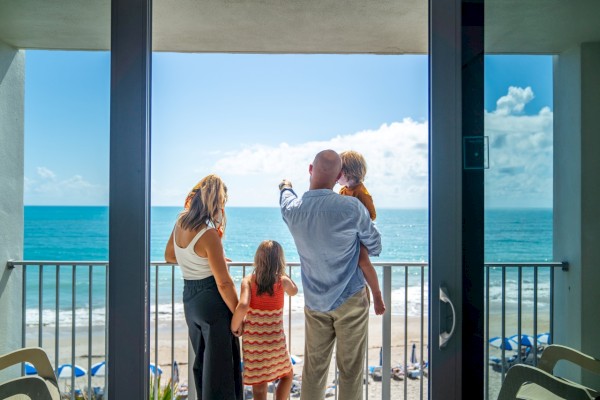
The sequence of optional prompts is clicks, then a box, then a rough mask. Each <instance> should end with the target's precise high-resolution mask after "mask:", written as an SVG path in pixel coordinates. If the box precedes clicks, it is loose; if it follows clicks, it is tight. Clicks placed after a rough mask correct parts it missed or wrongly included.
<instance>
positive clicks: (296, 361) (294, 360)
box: [290, 354, 302, 365]
mask: <svg viewBox="0 0 600 400" xmlns="http://www.w3.org/2000/svg"><path fill="white" fill-rule="evenodd" d="M290 359H291V361H292V365H296V364H300V363H301V362H302V359H301V358H300V357H298V356H295V355H293V354H292V355H290Z"/></svg>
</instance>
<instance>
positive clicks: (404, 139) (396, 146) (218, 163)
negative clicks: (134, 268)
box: [152, 87, 553, 208]
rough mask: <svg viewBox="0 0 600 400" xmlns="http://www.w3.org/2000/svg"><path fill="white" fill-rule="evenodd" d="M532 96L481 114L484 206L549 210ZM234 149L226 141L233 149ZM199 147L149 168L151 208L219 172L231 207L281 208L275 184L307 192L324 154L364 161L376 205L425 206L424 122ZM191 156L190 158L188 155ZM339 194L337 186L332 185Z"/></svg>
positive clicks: (546, 156)
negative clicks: (347, 154)
mask: <svg viewBox="0 0 600 400" xmlns="http://www.w3.org/2000/svg"><path fill="white" fill-rule="evenodd" d="M533 98H534V93H533V91H532V90H531V88H529V87H527V88H518V87H511V88H509V89H508V91H507V95H506V96H503V97H501V98H500V99H499V100H498V102H497V107H496V109H495V110H493V111H491V112H488V111H486V112H485V116H484V118H485V134H486V135H488V136H489V137H490V169H488V170H486V171H485V185H486V187H485V193H486V206H487V207H519V206H521V207H549V206H551V205H552V156H553V154H552V151H553V147H552V146H553V145H552V119H553V113H552V111H551V110H550V109H549V108H548V107H544V108H542V109H541V110H540V111H539V112H538V113H537V114H534V115H527V114H524V113H523V111H524V108H525V106H526V105H527V104H528V103H529V102H531V100H532V99H533ZM235 145H236V144H233V143H231V144H227V145H226V146H228V147H229V148H232V149H233V148H235ZM198 148H202V147H201V145H200V144H198V145H193V146H192V145H188V146H186V147H185V148H182V149H181V155H180V157H179V158H178V159H175V158H173V157H166V158H165V159H164V160H155V162H161V164H160V166H157V165H155V166H154V167H153V168H154V169H153V171H152V174H153V181H152V204H153V205H182V203H183V199H184V198H185V196H186V194H187V192H188V190H189V189H190V188H191V187H192V186H193V185H194V184H195V183H196V182H197V181H198V180H199V179H200V178H201V177H202V176H204V175H206V174H208V173H216V174H218V175H220V176H221V177H222V178H223V179H224V181H225V182H226V184H227V186H228V188H229V199H230V200H229V205H230V206H266V207H276V206H277V204H278V194H279V191H278V190H277V185H278V183H279V182H280V181H281V179H282V178H289V179H291V180H292V182H293V184H294V188H295V189H296V191H297V192H298V193H302V192H304V191H306V190H307V189H308V181H309V175H308V166H309V164H310V163H311V162H312V160H313V158H314V156H315V154H316V153H317V152H319V151H321V150H323V149H334V150H336V151H338V152H341V151H344V150H349V149H353V150H357V151H359V152H361V153H362V154H363V155H364V156H365V159H366V160H367V163H368V173H367V178H366V181H365V185H366V186H367V188H368V189H369V191H370V192H371V194H372V195H373V199H374V201H375V205H376V206H377V207H394V208H403V207H427V201H428V124H427V122H415V121H413V120H411V119H405V120H403V121H402V122H394V123H391V124H384V125H381V126H380V127H379V128H378V129H374V130H364V131H360V132H355V133H349V134H347V135H343V136H336V137H333V138H330V139H324V140H321V141H311V142H305V143H300V144H289V143H279V144H274V145H268V144H259V143H257V144H252V145H247V146H245V147H244V148H243V149H233V150H229V151H222V152H210V153H209V152H202V153H201V155H200V156H197V155H196V154H197V153H198V150H197V149H198ZM186 151H190V152H191V153H189V154H188V153H185V152H186ZM336 189H337V188H336Z"/></svg>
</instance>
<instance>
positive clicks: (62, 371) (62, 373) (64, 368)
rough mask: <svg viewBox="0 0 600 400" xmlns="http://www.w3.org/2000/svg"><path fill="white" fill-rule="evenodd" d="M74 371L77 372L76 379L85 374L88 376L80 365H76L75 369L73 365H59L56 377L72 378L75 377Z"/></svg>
mask: <svg viewBox="0 0 600 400" xmlns="http://www.w3.org/2000/svg"><path fill="white" fill-rule="evenodd" d="M73 371H75V372H74V373H75V378H79V377H80V376H84V375H85V374H87V371H86V370H85V369H84V368H82V367H80V366H79V365H75V366H74V367H73V365H71V364H62V365H59V366H58V369H57V370H56V377H57V378H70V377H71V376H72V375H73Z"/></svg>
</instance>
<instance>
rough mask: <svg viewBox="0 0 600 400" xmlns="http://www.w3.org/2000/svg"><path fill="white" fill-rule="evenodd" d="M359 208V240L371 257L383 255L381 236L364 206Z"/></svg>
mask: <svg viewBox="0 0 600 400" xmlns="http://www.w3.org/2000/svg"><path fill="white" fill-rule="evenodd" d="M357 204H360V203H359V202H357ZM357 208H358V210H359V217H358V239H359V240H360V242H361V243H362V244H363V245H364V246H365V247H366V248H367V250H368V252H369V255H371V256H378V255H379V254H380V253H381V234H380V233H379V230H377V226H375V224H374V223H373V221H371V217H370V215H369V211H368V210H367V209H366V208H365V207H362V206H361V207H357Z"/></svg>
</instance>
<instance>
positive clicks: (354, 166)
mask: <svg viewBox="0 0 600 400" xmlns="http://www.w3.org/2000/svg"><path fill="white" fill-rule="evenodd" d="M340 158H341V159H342V173H343V174H344V176H345V177H346V178H347V179H348V180H352V181H354V183H355V184H359V183H361V182H362V181H364V180H365V175H367V162H366V161H365V158H364V157H363V156H362V154H360V153H358V152H356V151H354V150H348V151H344V152H343V153H341V154H340Z"/></svg>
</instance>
